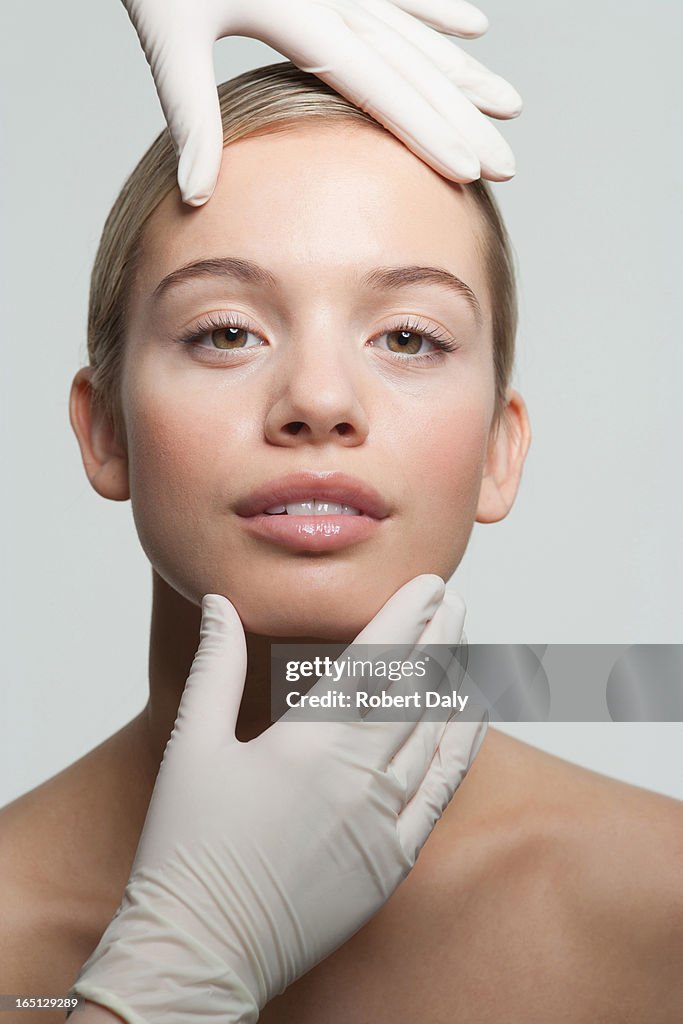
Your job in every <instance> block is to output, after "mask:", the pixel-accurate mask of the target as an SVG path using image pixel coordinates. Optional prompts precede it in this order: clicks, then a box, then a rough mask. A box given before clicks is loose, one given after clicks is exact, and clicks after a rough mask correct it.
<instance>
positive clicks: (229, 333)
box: [196, 327, 261, 351]
mask: <svg viewBox="0 0 683 1024" xmlns="http://www.w3.org/2000/svg"><path fill="white" fill-rule="evenodd" d="M250 337H251V338H252V339H253V340H254V341H255V342H256V344H257V345H259V344H261V339H260V338H257V337H256V335H255V334H253V333H252V332H251V331H248V330H247V328H246V327H220V328H218V330H213V331H210V332H207V333H205V334H201V335H197V338H196V340H197V341H201V340H202V339H203V338H210V339H211V342H212V344H211V345H210V346H204V345H201V346H200V348H204V347H208V348H209V349H216V350H220V351H225V350H229V349H239V348H253V347H254V346H253V344H252V345H248V344H247V341H248V339H249V338H250Z"/></svg>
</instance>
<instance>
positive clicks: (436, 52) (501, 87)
mask: <svg viewBox="0 0 683 1024" xmlns="http://www.w3.org/2000/svg"><path fill="white" fill-rule="evenodd" d="M365 6H366V7H367V9H368V10H369V11H370V12H372V13H373V14H374V15H375V16H376V17H377V18H379V19H380V20H382V21H383V22H385V24H387V25H389V26H390V27H391V28H393V29H395V30H396V31H397V32H400V33H401V34H402V35H404V36H405V37H406V39H408V40H409V41H410V42H412V43H413V44H414V45H415V46H417V47H418V48H419V49H420V50H421V51H422V53H423V54H424V56H425V57H426V58H427V59H428V61H429V62H430V63H431V64H432V65H434V66H435V67H436V68H437V69H439V70H440V71H442V72H443V73H444V74H445V75H446V77H447V78H448V79H449V80H450V81H451V82H453V84H454V85H456V86H457V87H458V88H459V89H460V90H461V91H462V92H463V94H464V95H465V96H466V97H467V99H469V100H470V102H472V103H474V105H475V106H476V107H478V108H479V110H481V111H482V112H483V113H485V114H489V115H490V116H491V117H498V118H511V117H517V116H518V115H519V114H520V112H521V110H522V97H521V96H520V95H519V93H518V92H517V90H516V89H515V88H513V86H512V85H510V83H509V82H507V81H506V80H505V79H504V78H501V76H500V75H496V74H494V73H493V72H492V71H489V69H488V68H487V67H485V66H484V65H483V64H480V62H479V61H478V60H475V59H474V58H473V57H471V56H470V55H469V54H468V53H466V52H465V51H464V50H462V49H461V48H460V47H459V46H456V45H454V43H452V42H451V41H450V40H449V39H445V38H444V36H442V35H439V33H438V32H435V31H433V29H431V28H429V27H428V26H427V25H425V24H423V23H422V21H418V20H416V19H415V18H412V17H410V15H407V14H405V9H406V7H405V5H404V4H398V5H397V4H394V3H391V2H390V0H365ZM400 8H403V10H401V9H400ZM423 20H424V19H423Z"/></svg>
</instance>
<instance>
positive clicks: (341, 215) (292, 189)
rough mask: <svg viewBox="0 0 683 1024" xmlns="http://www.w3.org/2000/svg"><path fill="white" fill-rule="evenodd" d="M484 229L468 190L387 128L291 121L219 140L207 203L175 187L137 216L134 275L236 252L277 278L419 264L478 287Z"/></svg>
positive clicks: (150, 280) (150, 277)
mask: <svg viewBox="0 0 683 1024" xmlns="http://www.w3.org/2000/svg"><path fill="white" fill-rule="evenodd" d="M481 230H482V228H481V221H480V215H479V213H478V210H477V208H476V205H475V203H474V202H473V201H472V198H471V197H470V196H468V195H467V194H466V190H465V189H464V188H462V187H461V186H458V185H455V184H453V183H452V182H448V181H446V180H445V179H444V178H442V177H441V176H440V175H438V174H437V173H436V172H435V171H433V170H432V169H431V168H430V167H428V166H427V165H426V164H425V163H423V162H422V161H421V160H420V159H419V158H418V157H416V156H415V155H414V154H413V153H411V152H410V151H409V150H408V149H407V148H406V147H405V146H404V145H403V144H402V143H400V142H399V141H398V140H397V139H396V138H395V137H394V136H393V135H390V134H389V133H388V132H384V131H380V130H378V129H376V128H373V127H371V126H364V125H362V124H349V123H348V122H341V123H340V124H333V123H329V122H326V123H323V124H320V123H317V124H310V123H306V122H298V123H297V124H296V125H294V126H293V127H292V128H291V129H289V130H287V131H285V132H278V133H276V134H265V135H259V136H255V137H253V136H252V137H249V138H246V139H240V140H238V141H237V142H234V143H230V144H229V145H228V146H226V147H225V148H224V150H223V159H222V164H221V171H220V175H219V178H218V183H217V186H216V190H215V192H214V195H213V196H212V198H211V200H210V201H209V202H208V203H206V204H205V205H204V206H202V207H199V208H190V207H188V206H186V205H185V204H183V203H182V202H181V201H180V196H179V193H178V190H177V189H174V190H173V192H172V193H170V194H169V195H168V196H167V197H166V198H165V199H164V200H163V201H162V203H160V204H159V206H158V207H157V208H156V210H155V211H154V213H153V214H152V216H151V217H150V218H149V220H148V222H147V224H146V226H145V232H144V236H143V245H142V259H141V261H140V265H139V279H140V277H142V278H143V281H144V284H143V287H144V288H145V289H148V288H152V287H155V286H156V285H157V284H158V283H159V282H160V281H161V280H162V279H163V278H164V277H165V276H166V275H168V274H169V273H171V272H173V271H174V270H176V269H177V268H179V267H182V266H184V265H186V264H187V263H190V262H193V261H196V260H200V259H206V258H212V257H222V256H227V255H229V254H233V253H239V254H241V255H243V256H244V257H245V258H247V259H250V260H253V261H254V262H255V263H258V264H259V265H261V266H265V267H268V268H269V269H270V270H272V272H273V274H274V275H275V276H276V277H277V278H278V279H280V280H286V279H287V277H288V275H289V276H293V275H295V274H296V275H297V276H301V274H302V273H305V272H310V273H321V274H326V275H329V278H330V280H334V277H335V274H339V275H340V279H341V276H342V275H343V276H344V277H345V279H348V276H349V271H350V270H354V268H355V269H356V270H357V271H358V272H359V274H360V273H362V272H363V271H367V270H369V269H371V268H374V267H376V266H379V265H384V266H386V265H399V264H400V265H408V264H421V265H433V266H440V267H443V268H444V269H447V270H449V271H451V272H453V273H454V274H456V275H457V276H458V277H460V278H461V279H464V280H465V281H466V282H467V284H468V285H469V286H470V287H471V288H472V289H473V290H474V291H475V292H482V290H484V288H485V285H484V276H485V274H484V268H483V266H482V258H481V246H480V244H479V236H480V233H481Z"/></svg>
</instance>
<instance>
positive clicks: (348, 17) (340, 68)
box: [123, 0, 522, 206]
mask: <svg viewBox="0 0 683 1024" xmlns="http://www.w3.org/2000/svg"><path fill="white" fill-rule="evenodd" d="M123 5H124V7H125V8H126V10H127V11H128V14H129V16H130V19H131V21H132V22H133V25H134V26H135V30H136V32H137V34H138V38H139V39H140V43H141V45H142V48H143V50H144V52H145V56H146V57H147V61H148V63H149V65H150V67H151V69H152V75H153V77H154V82H155V85H156V88H157V92H158V94H159V99H160V101H161V106H162V109H163V112H164V116H165V117H166V121H167V122H168V127H169V131H170V133H171V137H172V139H173V142H174V145H175V147H176V151H177V153H178V155H179V165H178V186H179V188H180V192H181V195H182V197H183V200H184V201H185V202H186V203H189V204H190V205H191V206H201V205H202V204H203V203H205V202H206V200H207V199H209V197H210V196H211V195H212V193H213V190H214V188H215V185H216V179H217V178H218V171H219V167H220V162H221V156H222V151H223V132H222V128H221V118H220V111H219V103H218V96H217V92H216V82H215V78H214V67H213V45H214V43H215V41H216V40H217V39H222V38H224V37H225V36H231V35H239V36H251V37H252V38H254V39H260V40H261V41H262V42H264V43H267V44H268V45H269V46H271V47H273V49H275V50H278V51H279V52H280V53H282V54H284V56H286V57H287V58H289V60H291V61H292V63H294V64H296V65H297V67H299V68H301V69H302V70H303V71H309V72H312V73H313V74H316V75H318V77H319V78H321V79H322V80H323V82H326V83H327V84H328V85H329V86H331V87H332V88H333V89H335V90H336V91H337V92H338V93H340V94H341V95H342V96H344V97H346V98H347V99H349V100H350V101H351V102H352V103H354V104H355V105H356V106H357V107H360V109H361V110H364V111H366V112H367V113H369V114H371V115H372V116H373V117H374V118H375V120H377V121H379V122H380V123H381V124H383V125H384V127H385V128H387V129H388V130H389V131H391V132H393V133H394V134H395V135H396V136H398V138H399V139H401V140H402V141H403V142H404V143H405V145H406V146H408V148H409V149H411V150H412V151H413V152H414V153H415V154H417V156H419V157H421V158H422V159H423V160H424V161H425V162H426V163H428V164H430V165H431V166H432V167H433V168H434V169H435V170H437V171H438V172H439V173H440V174H443V175H444V176H445V177H446V178H449V179H451V180H453V181H459V182H466V181H474V180H475V179H476V178H479V177H480V175H481V177H484V178H489V179H491V180H493V181H506V180H507V179H508V178H511V177H512V176H513V174H514V173H515V164H514V157H513V155H512V151H511V149H510V147H509V146H508V144H507V142H505V140H504V139H503V138H502V136H501V135H500V134H499V132H498V131H497V130H496V129H495V128H494V127H493V125H492V123H491V122H490V121H488V120H487V119H486V118H485V117H484V116H483V114H482V113H480V111H483V112H484V113H486V114H490V115H491V116H492V117H498V118H510V117H516V116H517V114H519V112H520V110H521V108H522V101H521V98H520V96H519V94H518V93H517V92H516V90H515V89H513V87H512V86H511V85H510V84H509V83H508V82H506V81H505V80H504V79H503V78H500V77H499V76H498V75H494V74H493V73H492V72H490V71H489V70H488V69H487V68H485V67H484V66H483V65H482V64H480V63H479V62H478V61H476V60H474V59H473V58H472V57H470V56H469V55H468V54H467V53H465V52H464V51H463V50H461V49H460V48H459V47H457V46H455V45H454V44H453V43H452V42H451V41H450V40H448V39H446V38H444V36H443V35H440V34H439V33H440V32H442V33H446V34H449V35H455V36H463V37H465V38H468V37H476V36H479V35H482V33H484V32H485V31H486V29H487V28H488V21H487V19H486V16H485V15H484V14H482V12H481V11H480V10H479V9H478V8H476V7H473V6H472V4H469V3H466V2H465V0H396V2H391V0H123Z"/></svg>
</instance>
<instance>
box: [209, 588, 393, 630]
mask: <svg viewBox="0 0 683 1024" xmlns="http://www.w3.org/2000/svg"><path fill="white" fill-rule="evenodd" d="M392 592H393V591H392ZM227 596H228V597H229V598H230V600H231V601H232V603H233V604H234V606H235V608H236V609H237V614H238V615H239V617H240V619H241V620H242V625H243V626H244V629H245V631H246V632H247V633H257V634H260V635H262V636H272V637H308V638H310V639H316V640H330V641H346V640H348V641H351V640H354V639H355V637H356V636H358V634H359V633H360V632H361V630H362V629H364V628H365V626H367V624H368V622H370V620H371V619H372V618H374V616H375V615H376V614H377V612H378V611H379V609H380V608H381V607H382V605H383V604H384V603H385V601H387V600H388V598H389V597H390V596H391V593H387V594H385V595H383V596H381V597H380V596H378V597H376V598H375V599H374V600H373V599H372V595H369V594H367V593H366V594H364V595H363V596H362V597H361V596H360V595H358V596H355V595H354V596H352V597H350V596H349V595H348V594H341V593H337V594H334V593H332V592H330V591H327V592H326V593H324V594H321V593H320V592H317V593H310V594H308V595H306V594H302V593H299V594H297V595H294V594H291V593H290V594H288V595H286V596H285V595H283V597H282V599H279V598H278V597H276V596H275V595H273V594H270V595H269V596H268V597H266V595H263V597H262V598H261V599H258V598H256V599H255V595H254V594H249V595H243V594H239V593H234V594H229V595H227Z"/></svg>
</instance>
